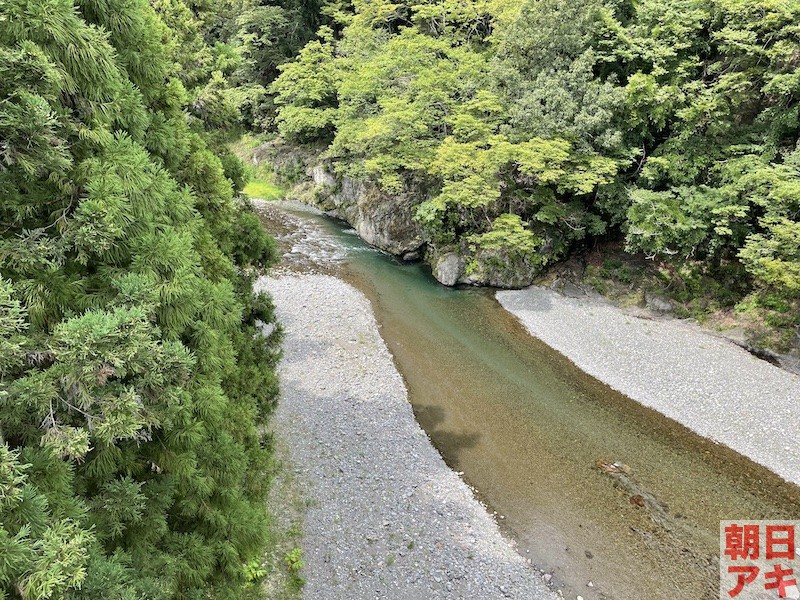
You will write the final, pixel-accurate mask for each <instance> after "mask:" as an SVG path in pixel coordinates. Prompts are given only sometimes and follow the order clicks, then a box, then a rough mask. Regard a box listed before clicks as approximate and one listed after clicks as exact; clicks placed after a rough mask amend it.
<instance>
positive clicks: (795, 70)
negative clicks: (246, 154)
mask: <svg viewBox="0 0 800 600" xmlns="http://www.w3.org/2000/svg"><path fill="white" fill-rule="evenodd" d="M0 97H1V98H2V100H0V455H1V456H2V460H0V590H2V596H3V597H8V598H25V599H38V598H59V597H67V598H98V599H99V598H111V597H114V598H140V597H141V598H144V597H146V598H173V597H176V598H177V597H179V598H209V597H215V598H217V597H218V598H243V597H247V596H248V595H253V596H255V597H257V596H258V594H259V579H260V578H261V577H263V575H264V573H263V570H262V569H261V564H262V563H261V556H262V554H263V552H264V549H265V548H266V547H267V546H268V544H269V543H270V542H269V529H268V520H267V518H266V517H265V515H264V507H263V502H264V498H265V496H266V493H267V490H268V486H269V479H270V478H269V471H270V457H271V451H272V448H271V440H270V437H269V435H268V434H267V433H265V428H264V425H265V423H266V422H267V420H268V417H269V414H270V412H271V410H272V409H273V406H274V403H275V400H276V397H277V382H276V379H275V375H274V366H275V364H276V361H277V359H278V357H279V343H280V328H275V329H274V331H273V333H272V334H270V335H269V336H266V337H265V336H263V335H260V333H261V331H262V328H261V326H262V325H263V324H265V323H271V322H272V321H273V310H272V306H271V304H270V301H269V299H268V298H266V297H263V296H257V295H254V294H253V293H252V291H251V284H252V281H253V279H254V277H255V276H256V274H258V273H259V272H261V270H263V269H264V268H265V267H267V266H269V265H270V264H271V263H272V262H273V261H274V259H275V249H274V243H273V241H272V240H271V239H270V238H269V237H268V236H267V235H266V234H265V233H264V232H263V229H262V227H261V225H260V222H259V220H258V218H257V216H256V215H255V214H254V213H253V212H252V210H251V209H250V208H249V206H248V204H247V203H246V202H245V201H244V199H243V197H242V195H241V194H240V191H241V189H242V187H243V186H244V184H245V182H246V178H247V170H246V167H245V165H243V164H242V163H241V162H240V161H239V159H238V158H237V157H235V156H234V155H233V154H232V153H231V151H230V150H229V146H230V144H231V143H232V142H233V141H234V140H235V139H237V137H238V136H240V135H241V134H242V132H244V131H249V132H252V133H255V134H257V135H261V136H265V137H266V138H268V137H270V136H273V135H280V136H281V138H282V139H283V140H285V142H288V143H289V144H293V145H295V146H304V147H312V148H315V149H316V150H317V151H319V152H320V153H321V155H322V156H323V157H324V159H325V160H328V161H330V163H331V164H332V165H333V168H334V169H335V171H336V172H337V173H338V174H339V175H341V176H344V175H346V176H348V177H352V178H355V179H358V180H364V181H370V182H373V183H374V184H375V185H377V186H379V187H380V189H381V190H382V192H383V193H384V194H385V197H387V198H391V197H392V195H396V194H400V193H404V192H407V191H408V190H414V191H415V193H416V194H417V196H416V205H415V207H414V219H415V220H416V222H417V223H419V225H420V227H421V228H422V230H423V231H424V233H425V241H426V244H427V246H428V247H429V248H431V249H434V250H441V249H456V250H457V251H458V252H459V253H461V254H462V255H464V256H466V257H467V259H468V262H469V261H473V262H474V261H476V260H479V258H480V257H481V256H485V255H487V254H486V253H489V255H491V256H492V257H493V259H494V260H501V261H507V262H509V263H512V262H515V261H517V262H522V263H524V264H525V265H527V266H528V267H530V268H531V269H533V270H535V271H537V272H539V271H542V270H544V269H545V268H547V267H548V266H550V265H552V264H554V263H556V262H557V261H559V260H561V259H564V258H566V257H568V256H569V255H570V254H571V253H573V252H575V251H576V250H580V249H582V248H586V247H588V246H589V245H591V244H596V243H604V242H611V241H619V242H622V243H623V244H624V250H625V251H626V252H628V253H630V254H632V255H633V254H637V255H643V256H646V257H648V258H652V259H653V260H654V261H658V264H659V265H662V269H663V271H664V273H665V275H664V276H665V278H666V279H667V280H672V279H675V278H678V279H680V280H681V281H682V282H683V284H684V285H688V286H689V287H690V291H691V293H694V294H701V293H704V292H705V291H706V290H705V288H703V287H702V286H706V287H708V286H711V287H713V288H714V293H716V294H720V295H723V296H724V297H725V298H726V301H727V302H730V303H734V302H738V303H740V304H741V303H744V304H746V305H748V306H752V307H756V308H759V309H763V310H765V311H768V314H769V315H770V316H771V317H772V318H774V319H775V320H776V323H778V324H779V325H781V326H783V327H787V326H788V327H789V329H790V330H791V327H795V326H797V325H798V321H799V320H800V316H799V315H800V146H798V136H799V135H800V3H798V2H792V1H785V0H747V1H745V0H713V1H700V0H662V1H655V0H624V1H623V0H621V1H614V0H608V1H604V0H570V1H569V2H563V1H562V2H557V1H556V0H527V1H525V2H512V1H507V0H505V1H504V0H430V1H428V2H419V3H402V2H398V3H395V2H390V1H388V0H355V1H354V2H353V3H352V4H351V3H350V2H348V1H347V0H326V1H320V2H315V1H314V0H275V1H272V0H222V1H218V2H209V1H207V0H196V1H191V0H150V2H148V1H147V0H125V1H122V0H6V1H5V2H3V3H2V4H0ZM482 253H483V254H482ZM692 282H695V283H692ZM697 282H700V283H697ZM709 282H711V283H709ZM692 285H694V286H695V287H692ZM698 286H699V287H698Z"/></svg>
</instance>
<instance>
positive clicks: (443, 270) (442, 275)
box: [431, 252, 464, 285]
mask: <svg viewBox="0 0 800 600" xmlns="http://www.w3.org/2000/svg"><path fill="white" fill-rule="evenodd" d="M431 270H432V272H433V276H434V277H435V278H436V279H437V281H439V282H441V283H443V284H444V285H455V284H456V283H458V282H459V280H461V279H462V278H463V275H464V259H463V258H462V257H461V256H459V255H458V254H456V253H455V252H446V253H444V254H439V255H437V256H436V258H434V259H433V262H431Z"/></svg>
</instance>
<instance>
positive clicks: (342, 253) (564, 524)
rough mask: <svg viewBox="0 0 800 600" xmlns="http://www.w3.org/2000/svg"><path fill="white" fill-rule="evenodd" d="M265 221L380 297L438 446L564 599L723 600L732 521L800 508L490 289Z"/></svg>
mask: <svg viewBox="0 0 800 600" xmlns="http://www.w3.org/2000/svg"><path fill="white" fill-rule="evenodd" d="M262 218H263V220H264V223H265V225H266V227H267V229H268V230H269V231H270V232H271V233H273V234H274V235H276V236H277V237H278V239H279V240H280V241H281V245H282V250H283V252H284V259H283V264H282V266H281V267H280V268H284V269H289V270H294V271H303V270H315V271H320V270H321V271H324V272H331V273H333V274H335V275H337V276H340V277H342V278H344V279H345V280H347V281H349V282H350V283H352V284H353V285H354V286H356V287H357V288H358V289H360V290H361V291H362V292H363V293H364V294H365V295H366V296H367V297H368V298H369V300H370V301H371V304H372V307H373V310H374V312H375V317H376V320H377V322H378V323H379V326H380V329H381V334H382V336H383V338H384V340H385V341H386V344H387V346H388V347H389V350H390V351H391V352H392V354H393V356H394V359H395V362H396V365H397V367H398V370H399V371H400V372H401V374H402V375H403V377H404V379H405V381H406V385H407V387H408V392H409V399H410V401H411V403H412V405H413V408H414V412H415V414H416V416H417V419H418V421H419V423H420V424H421V426H422V427H423V429H424V430H425V431H426V432H427V433H428V435H429V436H430V438H431V441H432V442H433V444H434V446H435V447H436V448H437V449H438V450H439V452H440V453H441V454H442V456H443V457H444V459H445V461H446V462H447V463H448V464H449V465H450V466H451V468H453V469H455V470H456V471H459V472H463V476H464V479H465V480H466V481H467V482H468V483H469V484H470V485H472V486H473V488H474V489H475V491H476V495H477V496H478V497H479V498H480V499H481V500H482V501H483V502H485V503H486V505H487V507H488V508H489V510H491V511H496V512H497V514H498V520H499V523H500V525H501V527H502V528H503V530H504V532H505V533H506V535H507V536H508V537H510V538H511V539H513V540H514V541H515V542H516V546H517V550H518V551H519V552H520V553H521V554H522V555H523V556H525V557H528V558H530V560H531V562H532V564H533V565H535V566H536V567H537V568H538V569H540V570H542V571H544V572H546V573H549V574H551V575H552V580H551V583H552V585H553V586H554V587H556V588H558V589H561V590H563V592H564V595H565V597H567V598H575V597H576V596H578V595H580V596H582V597H583V598H585V599H586V600H592V599H604V598H609V599H611V598H613V599H620V600H628V599H630V600H634V599H637V600H638V599H644V598H647V599H648V600H661V599H663V600H682V599H695V598H697V599H701V598H718V597H719V591H718V568H719V567H718V555H719V521H720V520H721V519H750V520H752V519H766V518H772V519H779V518H792V519H794V518H797V517H798V515H799V514H800V488H797V487H796V486H794V485H790V484H787V483H785V482H784V481H783V480H781V479H780V478H778V477H777V476H775V475H774V474H772V473H771V472H769V471H767V470H766V469H764V468H762V467H760V466H758V465H756V464H754V463H753V462H752V461H749V460H747V459H745V458H743V457H741V456H739V455H737V454H736V453H734V452H732V451H730V450H728V449H727V448H725V447H722V446H720V445H716V444H714V443H713V442H711V441H708V440H705V439H703V438H701V437H700V436H697V435H695V434H693V433H692V432H691V431H689V430H688V429H687V428H685V427H683V426H681V425H679V424H677V423H675V422H674V421H671V420H669V419H667V418H666V417H663V416H662V415H660V414H658V413H656V412H655V411H652V410H649V409H647V408H644V407H642V406H641V405H639V404H637V403H636V402H634V401H632V400H630V399H629V398H626V397H625V396H623V395H621V394H619V393H617V392H615V391H614V390H612V389H611V388H609V387H608V386H606V385H604V384H603V383H601V382H599V381H597V380H595V379H593V378H592V377H590V376H588V375H587V374H585V373H584V372H582V371H581V370H579V369H578V368H577V367H575V366H574V365H573V364H572V363H571V362H570V361H569V360H567V359H566V358H564V357H563V356H562V355H560V354H558V353H557V352H555V351H554V350H552V349H551V348H550V347H548V346H546V345H545V344H544V343H542V342H540V341H539V340H537V339H536V338H533V337H532V336H530V335H529V334H528V333H527V332H526V330H525V329H524V328H523V327H522V325H520V323H519V322H518V321H517V320H516V318H515V317H513V316H512V315H511V314H509V313H508V312H506V311H505V310H504V309H503V308H502V307H501V306H500V305H499V304H498V303H497V301H496V300H495V299H494V294H493V292H492V291H491V290H487V289H475V288H471V289H451V288H447V287H444V286H442V285H440V284H438V283H437V282H436V281H435V280H434V279H433V278H432V277H431V275H430V272H429V271H428V270H426V269H425V268H424V267H423V266H422V265H419V264H409V263H401V262H399V261H397V260H395V259H393V258H392V257H390V256H387V255H385V254H383V253H380V252H377V251H375V250H373V249H371V248H370V247H369V246H367V245H366V244H364V243H363V242H362V241H361V240H360V239H359V238H358V237H357V236H355V235H354V232H353V231H352V230H351V229H349V228H348V227H347V226H345V225H344V224H342V223H339V222H338V221H334V220H332V219H328V218H327V217H324V216H321V215H317V214H314V213H312V212H307V211H300V210H299V209H298V208H296V207H295V208H291V207H290V208H286V207H285V206H284V207H281V208H279V207H277V206H265V207H262ZM657 359H658V357H654V360H657ZM631 368H635V367H634V366H632V367H631Z"/></svg>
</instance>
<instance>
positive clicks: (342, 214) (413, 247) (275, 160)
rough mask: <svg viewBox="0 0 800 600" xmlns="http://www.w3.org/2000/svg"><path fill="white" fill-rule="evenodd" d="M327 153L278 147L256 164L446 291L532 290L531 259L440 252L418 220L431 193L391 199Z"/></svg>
mask: <svg viewBox="0 0 800 600" xmlns="http://www.w3.org/2000/svg"><path fill="white" fill-rule="evenodd" d="M321 153H322V152H321V150H320V149H315V148H309V147H306V148H298V147H295V146H290V145H286V144H283V143H281V142H280V141H272V142H269V143H267V144H264V145H263V146H261V147H260V148H258V149H257V150H256V151H254V153H253V162H255V163H256V164H262V163H269V164H271V165H272V167H273V169H274V171H275V174H276V176H277V177H278V178H279V179H280V180H281V181H283V182H285V183H287V184H290V185H291V189H290V191H289V193H288V194H287V196H288V197H289V198H290V199H292V200H297V201H300V202H304V203H306V204H310V205H312V206H315V207H317V208H319V209H320V210H323V211H325V212H326V213H327V214H329V215H331V216H333V217H337V218H339V219H342V220H344V221H346V222H347V223H349V224H350V225H351V226H352V227H353V229H355V230H356V232H357V233H358V235H359V236H360V237H361V238H362V239H363V240H364V241H366V242H367V243H368V244H371V245H373V246H375V247H376V248H380V249H381V250H384V251H385V252H389V253H390V254H393V255H395V256H398V257H400V258H402V259H403V260H418V259H422V260H425V261H426V262H427V263H428V264H430V266H431V270H432V273H433V276H434V277H435V278H436V279H437V280H438V281H440V282H441V283H443V284H444V285H448V286H453V285H458V284H466V285H488V286H493V287H499V288H520V287H525V286H527V285H530V284H531V283H532V282H533V279H534V278H535V276H536V275H537V274H538V270H537V268H536V267H534V266H533V264H532V263H530V262H529V261H527V260H526V259H525V258H520V257H509V256H506V255H503V254H502V253H499V252H492V251H487V250H480V251H473V250H471V249H470V248H469V247H466V246H463V247H436V246H435V245H434V244H432V243H431V241H430V240H429V239H427V238H426V236H425V232H424V231H423V229H422V227H421V226H420V225H419V224H418V223H417V222H416V221H415V220H414V218H413V215H414V208H415V207H416V206H417V205H418V204H419V203H420V201H421V200H422V199H423V198H424V197H425V196H426V193H427V192H426V190H424V189H422V188H421V187H420V186H418V185H414V184H410V185H407V186H406V189H405V190H404V191H403V192H402V193H400V194H395V195H391V196H390V195H388V194H386V193H385V192H384V191H382V190H381V189H380V187H379V186H378V185H377V184H376V183H375V182H372V181H361V180H357V179H354V178H352V177H349V176H347V175H341V174H338V173H336V172H335V171H334V169H333V167H332V164H331V163H330V161H328V160H326V159H324V158H322V157H321Z"/></svg>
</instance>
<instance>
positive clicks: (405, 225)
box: [317, 176, 424, 256]
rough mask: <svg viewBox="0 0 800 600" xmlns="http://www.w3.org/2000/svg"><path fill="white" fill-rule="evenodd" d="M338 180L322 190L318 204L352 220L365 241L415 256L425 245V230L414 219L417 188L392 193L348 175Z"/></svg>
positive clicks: (383, 248)
mask: <svg viewBox="0 0 800 600" xmlns="http://www.w3.org/2000/svg"><path fill="white" fill-rule="evenodd" d="M338 183H339V184H338V186H336V187H334V188H329V189H318V190H317V197H318V201H317V204H318V206H319V207H320V208H322V209H323V210H327V211H328V212H330V213H331V214H333V215H335V216H337V217H339V218H340V219H344V220H345V221H347V222H348V223H350V225H352V226H353V229H355V230H356V231H357V232H358V235H359V236H360V237H361V239H363V240H364V241H365V242H367V243H368V244H372V245H373V246H375V247H377V248H380V249H381V250H385V251H386V252H389V253H391V254H394V255H396V256H406V255H412V256H413V254H414V252H416V251H417V250H419V248H420V247H421V246H422V245H423V243H424V239H423V235H422V229H421V227H420V226H419V224H418V223H417V222H416V221H414V218H413V216H414V212H413V211H414V207H415V205H416V204H417V203H418V200H417V198H418V195H417V193H415V191H408V192H404V193H402V194H398V195H394V196H389V195H387V194H385V193H384V192H382V191H381V190H380V188H378V186H377V185H376V184H374V183H370V182H361V181H357V180H355V179H352V178H351V177H346V176H345V177H342V178H341V179H340V180H339V182H338Z"/></svg>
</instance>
